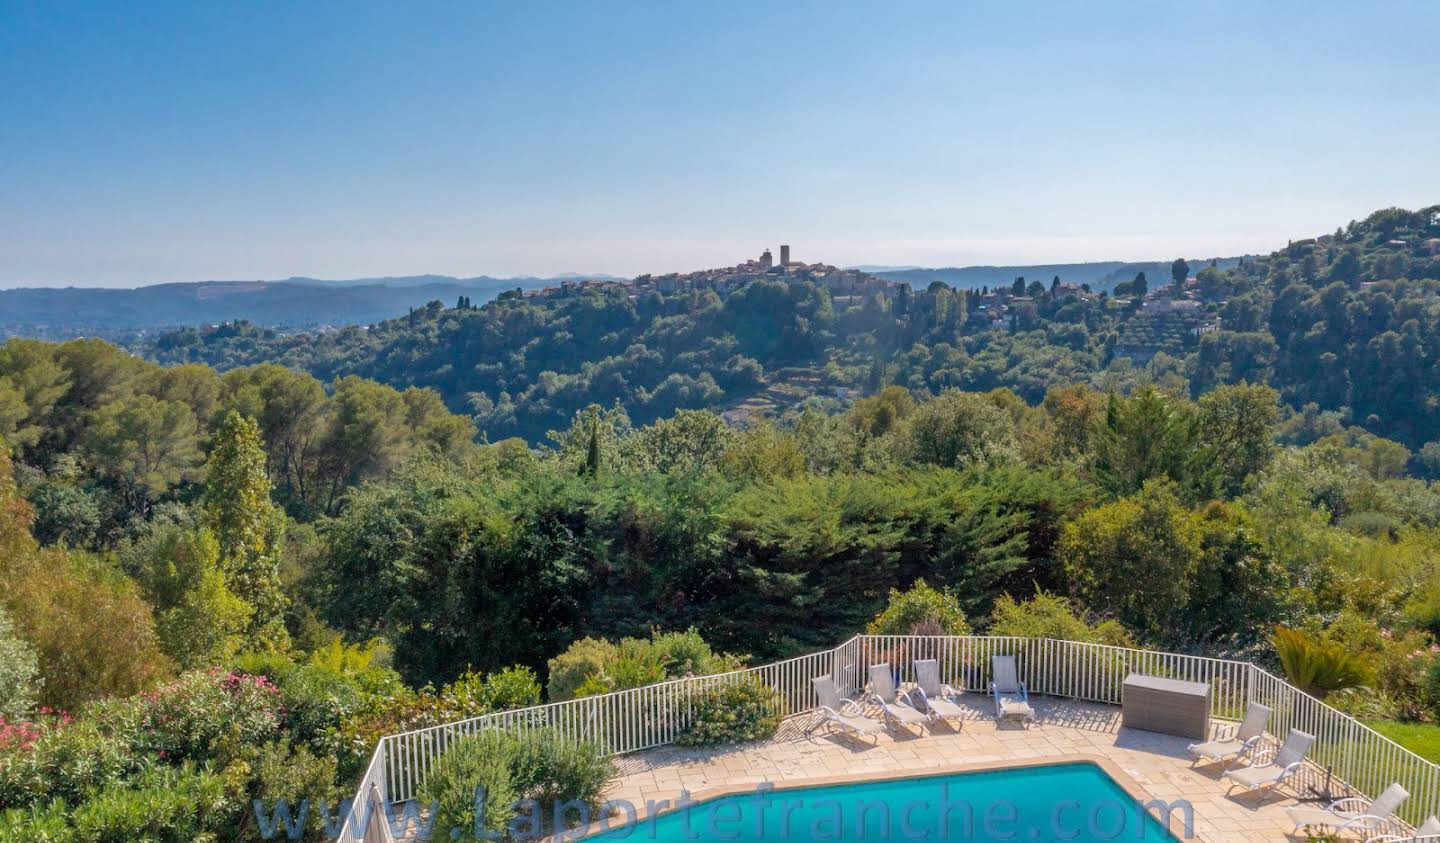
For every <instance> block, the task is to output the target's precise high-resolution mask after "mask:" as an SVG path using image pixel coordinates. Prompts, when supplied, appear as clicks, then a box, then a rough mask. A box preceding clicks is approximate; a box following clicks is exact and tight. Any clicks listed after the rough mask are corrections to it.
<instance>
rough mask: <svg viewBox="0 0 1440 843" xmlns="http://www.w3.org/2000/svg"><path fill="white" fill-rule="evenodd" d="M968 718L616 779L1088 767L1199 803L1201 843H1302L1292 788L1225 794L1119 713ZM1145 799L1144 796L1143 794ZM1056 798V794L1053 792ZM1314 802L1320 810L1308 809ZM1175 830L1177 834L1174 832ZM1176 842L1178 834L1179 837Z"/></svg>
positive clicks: (697, 758) (781, 742) (1045, 705)
mask: <svg viewBox="0 0 1440 843" xmlns="http://www.w3.org/2000/svg"><path fill="white" fill-rule="evenodd" d="M965 700H966V709H967V716H966V718H965V719H964V720H963V721H961V722H958V723H948V724H937V725H935V726H933V727H932V728H929V729H924V730H921V731H920V732H919V733H914V732H911V733H908V734H907V733H906V731H905V730H902V729H892V730H891V731H890V732H889V733H888V734H885V735H881V736H880V737H879V738H878V741H877V740H874V739H857V738H853V737H849V736H842V735H840V734H838V733H834V732H831V731H822V732H819V733H817V734H814V735H807V734H805V730H806V728H807V727H808V726H809V725H810V724H811V722H812V721H811V719H810V718H809V717H808V716H804V715H801V716H797V717H794V718H791V719H789V720H787V721H786V722H785V724H784V725H783V726H782V728H781V730H780V732H779V733H778V734H777V735H776V736H775V737H774V738H772V739H771V740H769V741H765V742H763V743H756V744H744V745H741V746H738V747H731V748H721V749H710V750H697V749H684V748H680V747H664V748H661V749H655V750H649V751H645V752H639V753H634V754H631V755H627V756H624V757H622V758H619V759H617V764H618V766H619V768H620V771H621V775H620V778H619V779H618V780H617V781H616V782H615V784H614V785H613V787H612V788H611V790H610V792H609V797H610V798H612V799H625V800H628V801H630V802H631V803H632V804H635V805H642V806H643V805H644V804H645V803H646V801H648V800H656V801H658V800H665V799H668V800H674V799H676V798H677V797H678V796H679V794H680V792H681V790H682V789H683V790H686V791H688V792H689V793H691V794H692V795H693V796H694V797H697V798H702V799H703V798H705V797H706V796H707V794H708V795H719V794H721V793H724V792H727V791H730V792H735V791H740V790H750V789H752V788H753V787H754V786H755V785H758V784H760V783H761V782H770V783H773V784H775V785H777V786H778V785H782V784H785V783H790V784H796V783H820V782H821V781H825V782H829V781H837V780H849V781H856V780H864V779H867V778H882V777H894V776H895V775H896V774H897V773H902V774H903V773H914V774H924V773H926V772H944V771H951V770H957V769H960V768H961V767H965V768H983V767H996V766H1010V765H1013V764H1015V763H1017V762H1021V763H1023V762H1026V761H1029V762H1032V763H1033V762H1035V761H1040V760H1053V761H1056V762H1063V761H1077V760H1092V761H1096V762H1097V763H1100V764H1101V765H1102V766H1103V767H1105V768H1106V769H1107V770H1109V771H1110V772H1111V773H1112V778H1116V779H1117V781H1118V782H1119V783H1120V784H1121V785H1122V786H1125V787H1127V789H1130V790H1132V792H1134V790H1135V789H1137V788H1138V789H1139V790H1140V791H1142V792H1143V794H1146V795H1148V796H1149V797H1152V798H1155V799H1160V800H1164V801H1166V802H1171V801H1174V800H1180V799H1186V800H1189V801H1190V802H1191V804H1192V805H1193V806H1194V811H1195V837H1194V838H1193V839H1197V840H1202V841H1207V843H1229V841H1245V842H1246V843H1249V841H1255V843H1259V841H1266V843H1270V841H1293V840H1304V839H1305V836H1304V834H1303V833H1302V834H1300V835H1298V836H1295V837H1292V836H1290V835H1289V832H1290V831H1291V828H1292V825H1291V823H1290V822H1289V818H1288V816H1287V815H1286V813H1285V810H1284V809H1285V808H1286V807H1288V806H1293V805H1296V804H1298V802H1297V795H1298V794H1297V793H1296V791H1295V789H1294V788H1293V787H1288V786H1287V787H1285V788H1282V790H1281V791H1280V792H1279V793H1275V794H1262V795H1256V794H1244V793H1241V792H1240V791H1239V789H1238V788H1237V789H1236V791H1235V793H1234V794H1228V793H1227V789H1228V783H1227V782H1224V781H1222V780H1221V773H1222V771H1223V768H1222V766H1221V765H1210V764H1200V765H1197V766H1195V767H1193V768H1192V766H1191V758H1190V756H1189V754H1188V753H1187V752H1186V746H1187V745H1188V744H1189V743H1190V741H1189V740H1187V739H1185V738H1177V737H1171V736H1168V735H1159V734H1155V733H1152V732H1141V731H1137V730H1133V729H1123V728H1121V727H1120V709H1119V708H1116V707H1114V706H1106V705H1095V704H1089V703H1077V702H1072V701H1068V700H1058V699H1048V698H1036V699H1034V700H1032V702H1033V704H1034V707H1035V709H1036V712H1037V714H1038V716H1039V721H1038V722H1035V723H1031V724H1029V725H1025V726H1022V725H1020V724H1018V723H1007V724H1003V725H998V724H996V723H995V721H994V719H993V718H992V717H991V714H992V713H993V709H992V708H991V707H990V705H989V700H988V698H986V697H984V696H982V695H979V694H967V695H965ZM1137 795H1138V794H1137ZM1057 797H1059V795H1057ZM1311 804H1313V803H1311ZM1172 830H1176V831H1177V832H1178V825H1177V826H1173V827H1172ZM1177 836H1180V835H1179V834H1178V833H1177Z"/></svg>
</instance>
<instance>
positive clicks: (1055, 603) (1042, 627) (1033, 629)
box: [990, 591, 1135, 647]
mask: <svg viewBox="0 0 1440 843" xmlns="http://www.w3.org/2000/svg"><path fill="white" fill-rule="evenodd" d="M990 634H991V635H1013V636H1016V637H1020V638H1055V639H1059V640H1062V641H1087V642H1090V643H1093V644H1112V645H1114V646H1117V647H1133V646H1135V642H1134V640H1133V639H1132V638H1131V637H1130V633H1128V632H1126V631H1125V628H1124V627H1123V626H1121V625H1120V624H1119V623H1117V622H1116V621H1113V620H1107V621H1102V622H1100V623H1098V624H1094V625H1091V624H1088V623H1086V622H1085V621H1084V620H1082V619H1081V618H1080V617H1079V616H1077V615H1076V614H1075V610H1074V608H1073V607H1072V606H1071V604H1070V601H1068V600H1066V599H1065V598H1063V597H1059V596H1057V595H1054V594H1051V593H1049V592H1046V591H1039V592H1036V594H1035V596H1034V597H1032V598H1030V599H1029V600H1026V601H1024V602H1023V603H1022V602H1019V601H1016V600H1015V599H1014V598H1013V597H1011V596H1010V595H1008V594H1002V595H1000V599H999V600H997V601H995V612H994V614H993V615H991V621H990Z"/></svg>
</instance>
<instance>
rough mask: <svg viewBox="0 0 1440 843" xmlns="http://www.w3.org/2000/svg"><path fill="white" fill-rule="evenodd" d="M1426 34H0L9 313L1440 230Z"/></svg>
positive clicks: (185, 6)
mask: <svg viewBox="0 0 1440 843" xmlns="http://www.w3.org/2000/svg"><path fill="white" fill-rule="evenodd" d="M1437 32H1440V3H1436V2H1416V3H1413V4H1403V3H1397V4H1379V3H1354V2H1344V3H1316V2H1297V3H1281V2H1253V0H1245V2H1234V3H1229V2H1219V3H1212V2H1193V3H1184V4H1180V3H1155V2H1153V0H1146V2H1140V3H1103V2H1098V0H1096V1H1095V2H1073V3H1062V4H1053V5H1052V4H1044V5H1041V4H1035V3H1003V4H1002V3H985V4H975V3H962V2H953V0H952V2H944V3H934V4H929V3H926V4H918V3H917V4H910V3H896V2H887V3H877V2H870V3H864V4H855V5H849V4H845V5H842V4H839V3H833V2H825V3H816V4H808V5H807V4H801V3H792V2H785V3H771V2H766V3H754V4H748V3H738V2H723V3H700V2H688V0H669V1H668V2H660V3H653V4H641V3H624V2H604V3H598V2H597V3H586V4H561V3H538V2H537V3H528V2H525V3H505V4H500V3H480V2H455V3H425V2H394V3H366V2H357V0H346V2H336V3H322V2H309V0H306V2H299V3H288V2H283V3H282V2H193V0H187V2H177V3H173V4H172V3H148V2H113V3H107V4H88V3H72V2H58V0H41V1H40V2H34V3H17V2H11V0H0V286H17V285H26V284H28V285H61V284H85V285H106V286H129V285H134V284H137V283H150V282H157V281H167V280H200V279H211V278H276V277H285V276H289V275H312V276H319V277H327V278H336V277H354V276H373V275H384V274H391V275H399V274H418V273H425V272H435V273H445V274H452V275H478V274H491V275H513V274H551V273H557V272H564V271H583V272H611V273H616V274H634V273H639V272H647V271H654V272H663V271H670V270H682V269H692V268H699V267H703V266H717V265H724V264H729V263H734V262H735V261H736V260H738V259H741V258H745V257H749V256H752V255H755V254H758V253H759V252H760V250H761V249H762V248H764V247H766V246H770V247H772V248H774V247H775V246H777V245H778V244H779V243H781V242H788V243H790V244H791V245H792V248H793V250H794V256H795V257H796V258H797V259H802V260H812V261H813V260H824V261H828V262H830V263H836V264H857V263H871V264H920V265H929V266H936V265H965V264H976V263H1042V262H1055V261H1070V260H1092V259H1104V258H1117V259H1155V258H1170V257H1174V256H1175V255H1177V254H1184V255H1186V256H1190V257H1203V256H1210V255H1218V254H1234V253H1240V252H1247V251H1252V252H1253V251H1269V250H1271V249H1273V248H1275V247H1277V246H1283V245H1284V243H1285V241H1286V239H1287V238H1291V237H1303V236H1309V235H1313V234H1316V233H1320V232H1323V231H1327V230H1333V229H1334V228H1335V227H1336V226H1337V225H1341V224H1344V223H1345V222H1347V221H1349V220H1351V219H1353V218H1356V217H1360V216H1363V215H1365V214H1367V213H1369V212H1370V211H1372V210H1374V209H1376V208H1379V207H1385V206H1390V205H1400V206H1404V207H1420V206H1423V205H1429V204H1434V203H1437V202H1440V49H1437V47H1436V39H1437Z"/></svg>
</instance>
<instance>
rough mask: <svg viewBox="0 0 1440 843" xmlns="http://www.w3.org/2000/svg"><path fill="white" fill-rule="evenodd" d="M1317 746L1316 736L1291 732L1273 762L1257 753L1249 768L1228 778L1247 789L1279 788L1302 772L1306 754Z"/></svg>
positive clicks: (1231, 772)
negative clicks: (1278, 786) (1312, 746)
mask: <svg viewBox="0 0 1440 843" xmlns="http://www.w3.org/2000/svg"><path fill="white" fill-rule="evenodd" d="M1314 743H1315V736H1314V735H1312V734H1310V733H1309V732H1302V731H1300V730H1299V729H1291V730H1290V734H1288V735H1286V736H1285V745H1284V746H1282V747H1280V751H1279V752H1276V753H1275V756H1274V758H1273V759H1271V760H1269V761H1264V760H1262V759H1263V758H1264V756H1265V753H1263V752H1260V753H1255V754H1254V755H1252V756H1251V758H1250V763H1249V764H1248V765H1247V766H1244V767H1241V768H1239V769H1238V770H1231V771H1230V772H1228V773H1226V774H1225V778H1227V779H1229V780H1230V781H1231V782H1233V783H1234V784H1238V785H1240V786H1241V787H1243V788H1245V789H1246V790H1260V789H1263V788H1273V787H1276V786H1277V785H1279V784H1281V783H1282V782H1284V781H1285V780H1286V779H1288V778H1290V777H1291V776H1293V775H1295V774H1296V773H1297V772H1299V771H1300V768H1301V767H1303V766H1304V764H1305V755H1306V753H1308V752H1309V751H1310V747H1311V745H1312V744H1314ZM1232 786H1233V785H1232Z"/></svg>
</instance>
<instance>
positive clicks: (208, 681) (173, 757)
mask: <svg viewBox="0 0 1440 843" xmlns="http://www.w3.org/2000/svg"><path fill="white" fill-rule="evenodd" d="M89 716H90V719H93V720H95V721H96V722H98V723H100V724H101V725H102V727H103V728H105V729H106V730H107V731H109V732H111V733H112V734H117V735H123V736H125V737H126V738H127V739H128V740H129V742H130V746H131V749H132V751H134V752H135V753H136V754H138V755H144V756H153V757H154V758H155V759H157V760H158V761H161V762H163V763H166V764H179V763H181V762H183V761H194V762H196V763H204V762H211V763H213V764H215V765H216V766H217V767H221V768H223V767H224V766H225V764H226V763H228V761H229V760H231V759H234V758H235V757H237V756H239V755H240V754H242V753H243V752H244V751H245V750H246V749H247V748H249V747H254V746H258V745H260V744H263V743H267V742H269V741H272V740H275V739H276V738H277V737H278V736H279V734H280V726H281V723H282V722H283V720H284V717H285V712H284V709H283V707H282V705H281V702H280V693H279V691H277V690H276V688H275V686H274V685H273V684H271V683H270V680H268V679H266V678H265V677H263V676H251V675H250V674H246V673H235V672H231V671H226V670H220V669H215V670H209V671H196V672H193V673H187V674H185V675H183V676H181V677H180V678H179V679H177V680H175V681H174V682H172V683H170V684H169V685H166V686H164V687H163V688H160V689H159V690H158V691H153V692H150V693H145V694H140V695H138V696H134V697H130V698H129V699H125V700H118V701H110V702H105V703H100V704H98V705H96V706H94V707H92V708H91V710H90V712H89Z"/></svg>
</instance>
